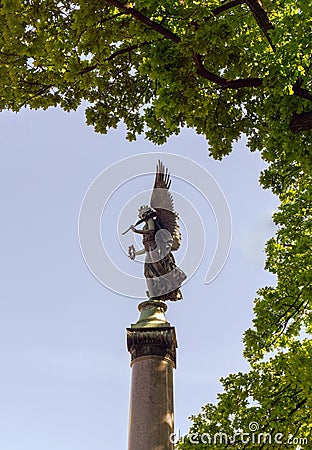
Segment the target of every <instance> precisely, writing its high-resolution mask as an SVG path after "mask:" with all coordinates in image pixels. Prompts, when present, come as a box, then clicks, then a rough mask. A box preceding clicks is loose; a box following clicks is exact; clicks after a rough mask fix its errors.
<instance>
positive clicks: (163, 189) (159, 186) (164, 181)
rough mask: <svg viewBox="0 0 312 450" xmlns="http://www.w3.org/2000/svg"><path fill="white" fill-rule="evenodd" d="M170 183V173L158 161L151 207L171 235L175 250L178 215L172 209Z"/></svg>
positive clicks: (177, 245)
mask: <svg viewBox="0 0 312 450" xmlns="http://www.w3.org/2000/svg"><path fill="white" fill-rule="evenodd" d="M170 185H171V180H170V173H169V172H168V169H166V168H165V166H164V165H163V163H162V162H161V161H158V164H157V167H156V175H155V182H154V188H153V192H152V196H151V207H152V208H153V209H155V210H156V212H157V221H158V223H159V225H160V227H161V228H165V229H166V230H168V231H169V233H170V234H171V236H172V239H173V243H172V250H177V249H178V248H179V247H180V243H181V233H180V227H179V223H178V215H177V214H176V212H175V211H174V205H173V197H172V194H171V192H170V191H169V189H170Z"/></svg>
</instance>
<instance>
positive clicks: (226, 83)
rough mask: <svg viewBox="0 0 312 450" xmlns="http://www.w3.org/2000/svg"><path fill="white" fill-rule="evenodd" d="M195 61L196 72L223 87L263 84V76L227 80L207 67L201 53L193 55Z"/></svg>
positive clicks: (231, 87)
mask: <svg viewBox="0 0 312 450" xmlns="http://www.w3.org/2000/svg"><path fill="white" fill-rule="evenodd" d="M193 61H194V63H195V67H196V72H197V74H198V75H200V76H202V77H203V78H206V80H209V81H212V82H213V83H216V84H218V85H219V86H220V87H221V88H222V89H241V88H245V87H258V86H261V84H262V79H261V78H240V79H237V80H226V79H225V78H223V77H220V76H219V75H216V74H214V73H212V72H209V70H207V69H205V67H204V65H203V62H202V58H201V55H199V54H198V53H196V54H195V55H193Z"/></svg>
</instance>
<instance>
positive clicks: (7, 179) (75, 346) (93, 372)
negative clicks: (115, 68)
mask: <svg viewBox="0 0 312 450" xmlns="http://www.w3.org/2000/svg"><path fill="white" fill-rule="evenodd" d="M0 128H1V161H2V164H1V197H2V199H1V206H2V214H1V236H0V240H1V250H2V252H1V253H2V258H1V275H2V277H1V279H2V281H1V284H0V289H1V315H0V317H1V318H0V322H1V324H0V343H1V344H0V396H1V402H0V448H1V449H3V450H42V449H44V450H55V449H57V450H90V449H92V450H102V449H107V448H115V449H122V448H126V446H127V426H128V412H129V388H130V376H131V371H130V367H129V354H128V353H127V350H126V342H125V328H126V327H128V326H129V325H130V324H131V323H133V322H135V321H136V320H137V318H138V312H137V305H138V303H139V300H136V299H133V298H127V297H124V296H121V295H119V294H117V293H114V292H112V291H110V290H108V289H107V288H105V287H104V286H103V285H102V284H100V283H99V282H98V281H97V280H96V279H95V278H94V277H93V275H92V274H91V273H90V271H89V270H88V268H87V266H86V264H85V262H84V260H83V257H82V254H81V251H80V246H79V240H78V233H77V228H78V218H79V211H80V206H81V202H82V200H83V197H84V195H85V193H86V191H87V189H88V186H89V185H90V183H91V182H92V181H93V180H94V179H95V177H96V176H97V175H98V174H99V173H101V172H102V171H103V170H105V169H107V167H108V166H109V165H111V164H113V163H116V162H118V161H120V160H121V159H123V158H126V157H129V156H131V155H134V154H141V153H150V154H151V170H153V169H154V166H155V163H156V161H155V157H154V155H153V153H154V152H163V153H164V154H165V153H166V152H170V153H173V154H178V155H183V156H187V157H189V158H191V159H192V160H193V161H195V162H196V163H198V164H199V165H201V166H202V167H203V168H205V169H206V170H208V172H209V173H210V174H211V175H212V176H213V177H214V178H215V179H216V181H217V183H218V184H219V186H220V188H221V189H222V191H223V193H224V195H225V197H226V199H227V202H228V205H229V208H230V211H231V216H232V227H233V241H232V246H231V249H230V253H229V257H228V259H227V261H226V264H225V266H224V268H223V270H222V271H221V273H220V274H219V276H218V277H217V278H216V279H215V280H214V281H213V282H212V283H211V284H208V285H207V284H205V283H204V277H205V272H206V269H207V264H209V260H210V259H209V258H211V255H212V253H213V248H214V246H215V240H216V226H215V223H214V220H213V213H212V211H211V210H210V209H209V208H207V205H205V204H204V202H203V201H202V199H200V196H196V195H194V194H193V193H192V192H191V188H190V189H189V194H190V201H191V202H192V204H193V206H194V207H195V208H196V209H197V210H198V212H199V215H200V216H201V218H202V220H203V223H204V228H205V233H206V237H207V249H206V254H205V256H204V259H203V262H202V264H201V265H200V267H199V269H198V270H197V272H196V273H195V275H194V276H193V277H192V278H191V279H190V280H189V282H188V283H187V284H186V285H185V286H184V288H183V295H184V300H183V301H182V302H179V303H177V304H172V303H170V304H169V305H168V306H169V308H168V312H167V319H168V320H169V321H170V322H171V323H172V324H173V325H175V326H176V331H177V336H178V344H179V348H178V368H177V370H176V371H175V425H176V428H177V429H180V430H181V433H182V434H183V433H186V432H187V430H188V427H189V424H190V422H189V420H188V416H189V415H191V414H196V413H198V412H199V411H200V407H201V406H202V405H203V404H205V403H207V402H208V401H210V402H214V401H215V399H216V395H217V393H218V392H220V390H221V386H220V383H219V381H218V380H219V378H220V377H221V376H225V375H227V374H228V373H232V372H236V371H239V370H240V371H246V370H248V364H247V363H246V361H244V359H243V357H242V349H243V345H242V334H243V332H244V330H245V329H246V328H248V327H249V326H250V324H251V320H252V305H253V299H254V298H255V296H256V290H257V289H258V288H259V287H261V286H264V285H266V284H271V283H274V277H273V276H272V275H270V274H268V273H266V272H265V271H264V269H263V266H264V258H265V255H264V252H263V248H264V244H265V242H266V240H267V239H268V238H269V237H270V236H272V235H273V234H274V230H275V228H274V225H273V223H272V221H271V218H270V217H271V214H272V211H273V210H275V209H276V207H277V204H278V202H277V199H276V198H275V197H274V196H273V195H272V194H271V193H270V192H269V191H264V190H263V189H261V188H260V186H259V183H258V178H259V173H260V171H261V170H262V169H263V168H264V167H265V164H264V163H263V162H262V161H261V159H260V157H259V155H258V154H256V153H255V154H251V153H250V152H249V151H248V150H247V149H246V147H245V145H244V142H243V141H241V142H240V143H238V145H237V146H236V148H235V150H234V151H233V152H232V154H231V155H230V156H227V157H225V158H224V160H223V161H221V162H220V161H214V160H213V159H212V158H211V157H209V156H208V151H207V143H206V142H205V140H204V139H203V138H202V137H199V136H196V135H195V133H194V132H193V131H191V130H183V132H182V133H181V134H180V135H179V136H177V137H172V138H170V139H169V141H168V143H167V144H165V145H163V146H157V147H156V146H154V145H152V144H151V143H149V142H147V141H145V140H144V139H143V138H140V139H139V140H138V141H137V142H134V143H129V142H127V141H126V140H125V138H124V135H125V133H124V129H123V127H122V126H121V127H120V128H119V129H118V130H112V131H111V132H110V133H109V134H108V135H106V136H102V135H98V134H95V133H94V131H93V129H92V128H91V127H87V126H86V125H85V123H84V115H83V110H82V109H79V110H78V111H77V112H75V113H70V114H68V113H64V112H62V111H60V110H57V109H49V110H48V111H27V110H23V111H22V112H21V113H19V114H13V113H9V112H2V113H1V116H0ZM169 169H170V171H171V172H172V173H174V168H172V167H170V168H169ZM174 183H175V184H174ZM150 184H151V181H150V179H146V189H150V187H151V186H150ZM143 185H144V186H145V181H144V182H143V184H142V186H143ZM173 186H174V187H175V188H176V190H177V191H179V189H182V191H183V195H184V196H186V197H187V196H188V188H187V187H185V186H184V187H183V188H182V187H181V184H180V185H179V182H175V181H174V180H173ZM137 188H138V187H137V186H136V185H135V184H134V185H130V186H129V190H127V189H124V190H122V189H121V190H120V192H117V193H116V194H115V195H114V196H113V197H112V200H111V204H110V205H108V207H107V211H106V216H105V215H104V216H103V218H104V224H102V235H103V240H104V241H105V239H107V241H108V242H111V248H110V252H111V257H112V259H114V261H116V264H118V265H120V267H122V270H126V271H127V270H129V271H132V270H138V271H140V270H141V266H140V265H136V266H133V265H131V264H132V263H133V262H132V261H130V260H129V259H128V258H127V257H126V255H125V254H123V253H122V252H121V251H120V248H119V249H117V247H118V246H116V245H115V242H118V234H117V232H116V220H117V219H116V217H117V218H118V216H116V214H117V212H119V210H120V209H122V206H123V203H125V202H127V201H129V200H130V199H131V198H132V196H133V195H134V194H135V193H136V191H135V189H137ZM137 206H140V205H137ZM136 214H137V211H136V209H135V210H134V211H133V215H131V217H129V225H130V224H131V223H133V222H134V221H135V220H136ZM185 221H186V222H187V221H188V223H189V222H190V221H192V218H189V217H187V218H185ZM131 238H133V236H131V235H129V239H131ZM134 267H136V269H134ZM143 288H144V286H143Z"/></svg>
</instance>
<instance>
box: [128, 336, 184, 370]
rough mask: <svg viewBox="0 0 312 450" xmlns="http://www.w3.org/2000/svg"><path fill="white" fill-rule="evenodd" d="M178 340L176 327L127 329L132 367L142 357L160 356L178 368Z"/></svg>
mask: <svg viewBox="0 0 312 450" xmlns="http://www.w3.org/2000/svg"><path fill="white" fill-rule="evenodd" d="M177 346H178V344H177V338H176V333H175V328H174V327H163V328H160V327H155V328H152V327H149V328H127V347H128V351H129V353H130V354H131V365H132V364H133V362H134V361H135V360H136V359H138V358H142V357H148V356H150V357H151V356H158V357H161V358H164V359H167V360H169V361H170V362H171V364H172V365H173V367H174V368H175V367H176V348H177Z"/></svg>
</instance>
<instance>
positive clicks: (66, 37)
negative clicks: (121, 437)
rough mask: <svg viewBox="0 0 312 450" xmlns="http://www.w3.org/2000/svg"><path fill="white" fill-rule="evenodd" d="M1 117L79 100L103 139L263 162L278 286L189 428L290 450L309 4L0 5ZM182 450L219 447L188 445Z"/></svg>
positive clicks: (266, 292) (298, 325)
mask: <svg viewBox="0 0 312 450" xmlns="http://www.w3.org/2000/svg"><path fill="white" fill-rule="evenodd" d="M0 27H1V31H2V33H1V36H0V80H1V86H0V108H1V109H11V110H13V111H19V110H20V109H21V108H22V107H24V106H29V107H31V108H48V107H49V106H57V105H59V106H60V107H62V108H63V109H65V110H67V111H70V110H73V109H76V108H77V107H78V106H79V105H80V104H81V103H82V102H86V103H87V107H86V117H87V123H88V124H91V125H94V127H95V130H96V131H98V132H101V133H106V132H107V130H108V129H109V128H111V127H116V126H117V125H118V123H119V122H120V121H123V122H124V123H125V125H126V127H127V137H128V139H129V140H133V139H135V137H136V136H137V135H138V134H140V133H145V136H146V137H147V138H148V139H150V140H151V141H153V142H155V143H158V144H161V143H164V142H165V141H166V139H167V138H168V137H169V136H170V135H172V134H176V133H178V132H179V130H180V129H181V127H184V126H187V127H192V128H194V129H195V130H196V132H197V133H199V134H203V135H204V136H205V137H206V138H207V141H208V143H209V146H210V151H211V153H212V155H213V156H214V157H215V158H218V159H219V158H222V156H223V155H226V154H228V153H229V152H230V151H231V148H232V144H233V142H234V141H235V140H237V139H238V138H239V137H240V136H241V134H245V135H246V136H247V140H248V146H249V148H250V149H251V150H256V149H257V150H259V151H261V154H262V157H263V158H264V159H265V160H266V161H268V163H269V166H268V169H266V171H265V172H264V173H263V174H262V177H261V183H262V185H263V186H264V187H265V188H270V189H272V190H273V192H274V193H275V194H276V195H278V196H279V197H280V200H281V204H280V207H279V210H278V211H277V212H276V213H275V214H274V220H275V222H276V224H277V227H278V228H277V233H276V235H275V237H273V238H272V239H270V240H269V242H268V243H267V247H266V252H267V262H266V268H267V269H268V270H269V271H271V272H272V273H274V274H276V278H277V283H276V286H274V287H270V286H266V287H263V288H262V289H260V290H259V291H258V298H257V299H256V300H255V309H254V311H255V318H254V322H253V326H252V328H250V329H249V330H247V331H246V333H245V336H244V342H245V356H246V358H247V359H248V361H249V362H250V365H251V370H250V372H248V373H244V374H243V373H238V374H233V375H229V376H228V377H226V378H224V379H223V385H224V393H222V394H221V395H220V396H219V402H218V404H217V405H210V404H208V405H206V406H205V407H204V408H203V411H202V413H201V414H199V415H198V416H194V417H193V426H192V429H191V432H194V433H198V434H200V433H207V434H209V435H210V436H213V435H214V434H215V433H220V432H221V433H226V434H227V436H230V437H231V436H233V435H235V433H240V432H241V431H248V430H249V431H251V429H250V424H251V423H252V422H257V424H259V426H261V428H260V431H264V432H266V433H271V434H272V435H274V433H282V434H283V435H284V436H285V438H288V437H291V438H292V439H293V440H292V441H291V442H288V441H287V440H286V441H285V440H284V441H283V444H282V446H281V445H280V444H276V443H274V442H273V443H271V442H268V441H267V442H263V441H262V443H261V445H260V444H258V443H256V444H253V443H250V442H248V443H244V442H239V441H237V442H236V443H235V444H231V442H228V445H227V448H236V449H239V448H247V449H251V448H257V449H260V448H268V449H272V448H296V446H297V448H300V446H298V445H297V444H296V443H295V441H294V439H295V438H297V437H300V438H301V439H306V438H308V437H310V445H311V439H312V438H311V426H312V423H311V417H312V411H311V405H312V388H311V385H312V383H311V382H312V370H311V367H312V344H311V340H310V339H309V336H310V335H311V332H312V320H311V319H312V310H311V306H312V288H311V281H312V256H311V248H312V214H311V202H312V188H311V185H312V176H311V169H312V150H311V148H312V131H311V130H312V103H311V101H312V79H311V71H312V58H311V52H312V50H311V49H312V46H311V35H312V33H311V31H312V3H311V2H310V1H308V0H275V1H272V0H263V4H262V3H261V0H228V1H220V0H202V1H198V0H171V1H168V0H158V1H155V0H136V1H133V2H129V3H127V2H125V1H123V0H101V1H99V0H72V1H70V0H63V1H57V0H0ZM178 447H179V448H180V449H183V450H188V449H190V448H194V449H198V450H200V449H203V448H215V449H217V448H224V444H221V443H218V442H215V443H210V444H193V443H192V442H190V439H187V440H186V441H185V442H180V443H179V444H178Z"/></svg>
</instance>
